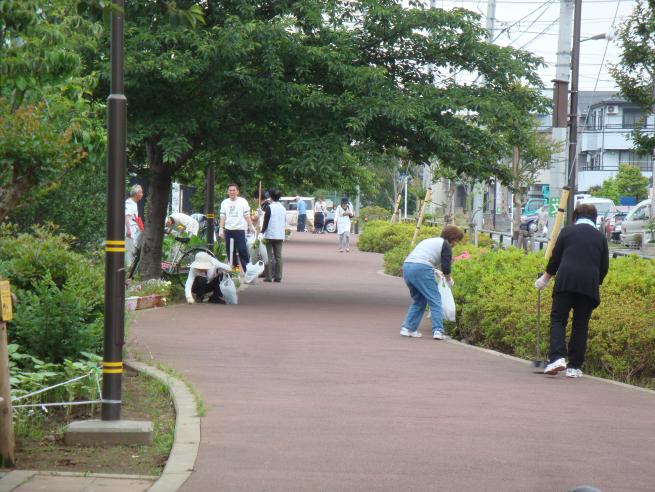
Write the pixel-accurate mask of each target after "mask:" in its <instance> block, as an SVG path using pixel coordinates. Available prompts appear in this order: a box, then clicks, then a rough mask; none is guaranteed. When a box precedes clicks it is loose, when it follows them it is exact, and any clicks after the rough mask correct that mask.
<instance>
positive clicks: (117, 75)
mask: <svg viewBox="0 0 655 492" xmlns="http://www.w3.org/2000/svg"><path fill="white" fill-rule="evenodd" d="M113 5H114V9H113V10H112V13H111V93H110V94H109V97H108V98H107V142H108V145H107V147H108V149H107V236H106V237H107V239H106V241H105V339H104V351H103V362H102V420H120V418H121V383H122V376H123V338H124V323H125V314H124V309H125V265H124V261H125V205H124V204H125V163H126V152H125V146H126V144H127V129H126V127H127V99H126V97H125V94H124V85H123V15H124V6H125V2H124V0H113Z"/></svg>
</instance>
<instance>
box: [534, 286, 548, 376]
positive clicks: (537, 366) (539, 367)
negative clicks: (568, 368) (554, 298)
mask: <svg viewBox="0 0 655 492" xmlns="http://www.w3.org/2000/svg"><path fill="white" fill-rule="evenodd" d="M539 277H541V273H538V274H537V278H539ZM536 335H537V336H536V347H535V355H536V359H535V360H533V361H532V367H533V369H534V372H536V373H539V374H541V373H542V372H543V371H544V368H545V367H546V366H547V365H548V362H547V361H545V360H544V358H543V357H542V356H541V289H538V290H537V334H536Z"/></svg>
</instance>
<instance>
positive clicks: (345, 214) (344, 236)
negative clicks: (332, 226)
mask: <svg viewBox="0 0 655 492" xmlns="http://www.w3.org/2000/svg"><path fill="white" fill-rule="evenodd" d="M354 215H355V212H354V211H353V208H352V207H351V206H350V202H348V199H347V198H345V197H344V198H342V199H341V205H339V206H338V207H337V211H336V213H335V220H336V222H337V235H338V236H339V252H340V253H343V251H344V249H345V250H346V252H349V251H350V224H351V222H350V219H351V218H352V217H354Z"/></svg>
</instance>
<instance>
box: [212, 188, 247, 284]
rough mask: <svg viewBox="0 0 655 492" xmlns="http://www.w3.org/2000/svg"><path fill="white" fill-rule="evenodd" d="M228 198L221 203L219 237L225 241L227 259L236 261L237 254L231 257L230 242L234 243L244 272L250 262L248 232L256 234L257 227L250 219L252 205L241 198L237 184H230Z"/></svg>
mask: <svg viewBox="0 0 655 492" xmlns="http://www.w3.org/2000/svg"><path fill="white" fill-rule="evenodd" d="M227 194H228V198H226V199H225V200H223V201H222V202H221V211H220V216H221V219H220V227H219V229H218V236H219V237H220V238H221V239H225V249H226V252H227V257H228V258H230V257H232V258H233V262H234V261H236V254H234V255H233V256H231V253H232V251H231V247H230V240H233V241H234V249H236V253H237V254H238V255H239V261H240V262H241V267H242V268H243V271H244V272H245V271H246V266H247V265H248V262H249V261H250V255H249V254H248V244H247V243H246V231H247V230H250V231H252V232H253V233H254V232H255V226H254V225H253V224H252V219H251V218H250V205H249V204H248V201H247V200H246V199H245V198H242V197H240V196H239V187H238V186H237V185H236V184H235V183H230V185H229V186H228V187H227Z"/></svg>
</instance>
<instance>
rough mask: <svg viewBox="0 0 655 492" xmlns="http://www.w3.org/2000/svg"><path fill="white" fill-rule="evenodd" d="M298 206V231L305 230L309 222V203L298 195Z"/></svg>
mask: <svg viewBox="0 0 655 492" xmlns="http://www.w3.org/2000/svg"><path fill="white" fill-rule="evenodd" d="M296 208H297V209H298V227H297V228H296V230H297V231H298V232H305V223H306V222H307V204H306V203H305V200H302V199H301V198H300V197H299V196H296Z"/></svg>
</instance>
